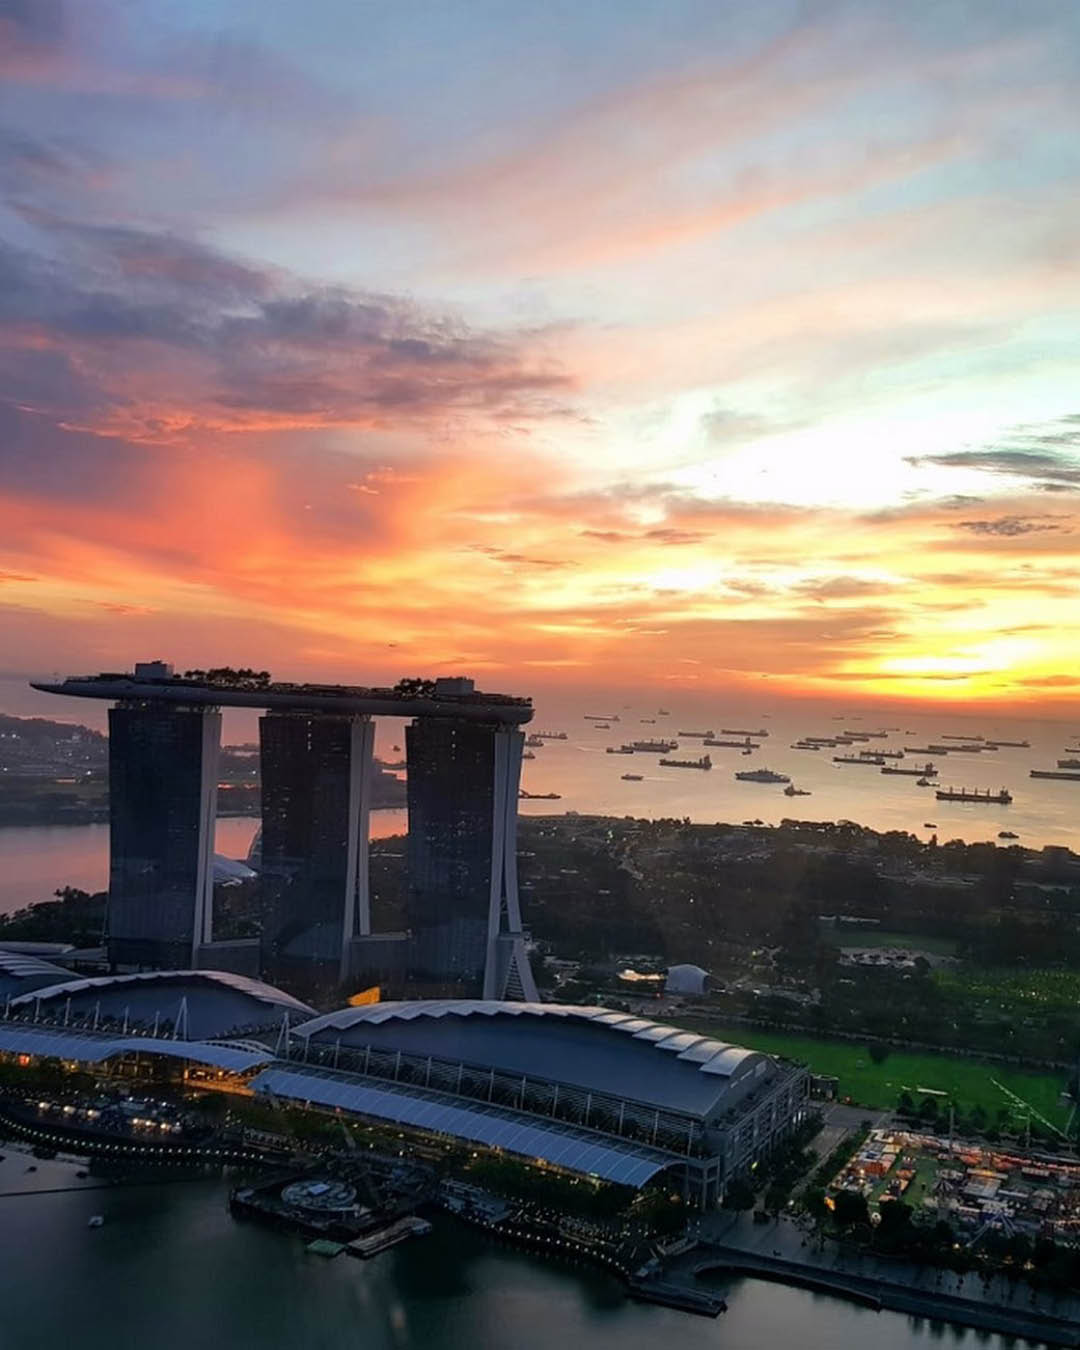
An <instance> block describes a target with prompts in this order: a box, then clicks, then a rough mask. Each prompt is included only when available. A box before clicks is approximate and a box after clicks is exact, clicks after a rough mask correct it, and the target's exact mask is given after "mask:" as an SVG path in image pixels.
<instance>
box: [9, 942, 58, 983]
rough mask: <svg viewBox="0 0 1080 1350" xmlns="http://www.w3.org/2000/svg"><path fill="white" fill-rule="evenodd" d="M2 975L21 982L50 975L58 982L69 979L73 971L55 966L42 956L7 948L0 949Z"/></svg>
mask: <svg viewBox="0 0 1080 1350" xmlns="http://www.w3.org/2000/svg"><path fill="white" fill-rule="evenodd" d="M0 974H2V975H6V976H8V977H9V978H10V979H12V980H19V981H22V980H36V979H38V978H39V977H42V976H46V975H48V976H51V977H52V978H53V980H54V981H56V980H65V979H69V978H70V976H71V971H69V970H67V969H65V967H64V966H57V965H53V963H52V962H51V961H43V960H42V959H41V957H40V956H34V955H32V954H31V953H30V952H21V951H9V950H8V949H7V948H6V947H0Z"/></svg>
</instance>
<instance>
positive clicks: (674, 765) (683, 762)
mask: <svg viewBox="0 0 1080 1350" xmlns="http://www.w3.org/2000/svg"><path fill="white" fill-rule="evenodd" d="M660 763H661V764H662V765H663V766H664V768H666V769H711V768H712V760H711V759H710V758H709V756H708V755H702V756H701V758H700V759H661V761H660Z"/></svg>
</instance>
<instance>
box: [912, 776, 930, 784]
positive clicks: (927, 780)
mask: <svg viewBox="0 0 1080 1350" xmlns="http://www.w3.org/2000/svg"><path fill="white" fill-rule="evenodd" d="M915 786H916V787H930V779H929V778H927V777H925V775H924V776H923V777H922V778H920V779H919V781H918V782H917V783H916V784H915Z"/></svg>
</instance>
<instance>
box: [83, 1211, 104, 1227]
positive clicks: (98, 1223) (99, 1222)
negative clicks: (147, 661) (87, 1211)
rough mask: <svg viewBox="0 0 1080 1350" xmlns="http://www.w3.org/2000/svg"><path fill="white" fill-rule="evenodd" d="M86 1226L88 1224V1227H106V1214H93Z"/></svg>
mask: <svg viewBox="0 0 1080 1350" xmlns="http://www.w3.org/2000/svg"><path fill="white" fill-rule="evenodd" d="M86 1226H87V1228H104V1227H105V1215H104V1214H91V1215H90V1218H89V1220H88V1221H87V1224H86Z"/></svg>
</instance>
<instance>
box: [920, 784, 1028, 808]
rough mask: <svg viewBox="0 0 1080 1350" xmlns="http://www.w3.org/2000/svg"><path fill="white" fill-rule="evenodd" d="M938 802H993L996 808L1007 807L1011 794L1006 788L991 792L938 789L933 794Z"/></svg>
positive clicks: (977, 789) (984, 789) (986, 789)
mask: <svg viewBox="0 0 1080 1350" xmlns="http://www.w3.org/2000/svg"><path fill="white" fill-rule="evenodd" d="M934 796H935V797H937V799H938V801H939V802H993V803H995V804H996V805H998V806H1008V805H1009V803H1010V802H1011V801H1012V793H1011V792H1010V791H1009V790H1008V789H1007V788H1002V789H1001V790H1000V791H998V792H991V791H990V789H989V788H983V789H981V790H980V789H979V788H951V787H950V788H938V790H937V792H935V794H934Z"/></svg>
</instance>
